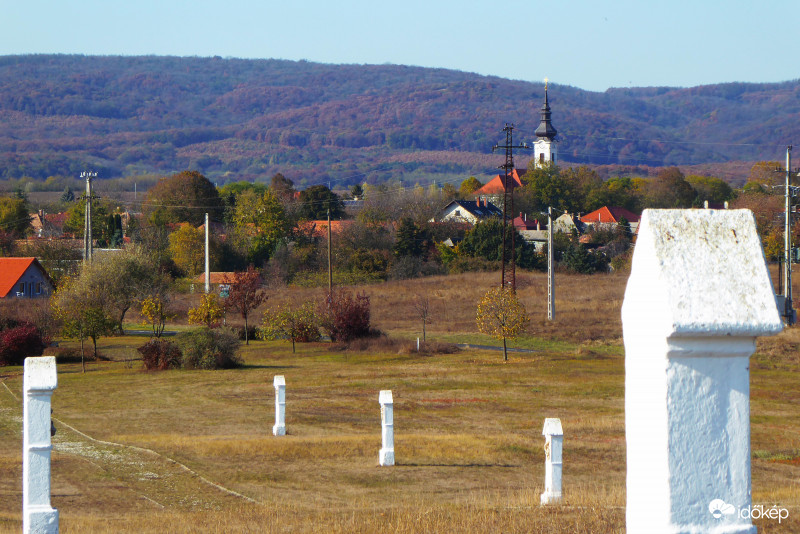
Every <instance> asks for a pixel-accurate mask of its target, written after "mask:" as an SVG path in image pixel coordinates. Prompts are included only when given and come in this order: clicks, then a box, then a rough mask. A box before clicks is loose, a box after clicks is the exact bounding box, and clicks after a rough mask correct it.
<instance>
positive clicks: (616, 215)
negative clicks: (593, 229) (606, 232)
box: [580, 206, 639, 232]
mask: <svg viewBox="0 0 800 534" xmlns="http://www.w3.org/2000/svg"><path fill="white" fill-rule="evenodd" d="M623 218H624V219H625V220H627V221H628V224H630V225H631V230H632V231H633V232H636V228H637V227H638V226H639V216H638V215H636V214H635V213H633V212H632V211H630V210H626V209H625V208H618V207H613V206H603V207H602V208H600V209H597V210H594V211H593V212H591V213H587V214H586V215H583V216H582V217H581V218H580V220H581V222H582V223H583V224H585V225H587V226H595V225H605V224H608V225H612V224H619V222H620V221H621V220H622V219H623Z"/></svg>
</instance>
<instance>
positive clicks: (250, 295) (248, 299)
mask: <svg viewBox="0 0 800 534" xmlns="http://www.w3.org/2000/svg"><path fill="white" fill-rule="evenodd" d="M224 283H226V284H229V285H230V287H231V289H230V292H229V294H228V298H227V299H226V300H225V307H226V308H228V309H232V310H234V311H236V312H238V313H239V314H240V315H241V316H242V319H244V343H245V345H249V344H250V340H249V336H248V332H247V318H248V316H249V315H250V312H252V311H253V310H255V309H256V308H258V306H259V305H260V304H261V303H262V302H264V301H265V300H267V292H266V291H265V290H263V289H261V275H260V274H259V273H258V271H256V269H255V267H253V266H252V265H250V266H249V267H248V268H247V270H246V271H242V272H237V273H233V276H225V278H224Z"/></svg>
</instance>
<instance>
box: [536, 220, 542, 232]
mask: <svg viewBox="0 0 800 534" xmlns="http://www.w3.org/2000/svg"><path fill="white" fill-rule="evenodd" d="M536 229H537V230H541V228H539V219H536Z"/></svg>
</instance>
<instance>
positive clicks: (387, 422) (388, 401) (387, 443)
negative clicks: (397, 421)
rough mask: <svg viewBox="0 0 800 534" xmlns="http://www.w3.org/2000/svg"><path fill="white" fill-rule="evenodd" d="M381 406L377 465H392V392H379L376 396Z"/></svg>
mask: <svg viewBox="0 0 800 534" xmlns="http://www.w3.org/2000/svg"><path fill="white" fill-rule="evenodd" d="M378 402H379V403H380V405H381V443H382V446H381V450H380V451H379V452H378V464H379V465H382V466H392V465H394V401H393V399H392V391H391V390H389V389H384V390H381V392H380V394H379V395H378Z"/></svg>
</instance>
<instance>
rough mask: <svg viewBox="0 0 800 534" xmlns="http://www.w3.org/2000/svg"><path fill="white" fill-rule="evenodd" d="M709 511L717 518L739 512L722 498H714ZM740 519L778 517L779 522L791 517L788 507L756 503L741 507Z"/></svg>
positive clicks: (709, 505) (709, 504)
mask: <svg viewBox="0 0 800 534" xmlns="http://www.w3.org/2000/svg"><path fill="white" fill-rule="evenodd" d="M708 511H709V512H710V513H711V515H713V516H714V518H715V519H722V518H723V517H724V516H726V515H732V514H735V513H737V511H736V507H735V506H734V505H732V504H728V503H726V502H725V501H723V500H722V499H714V500H713V501H711V502H710V503H708ZM738 517H739V519H777V520H778V523H780V522H781V521H783V520H784V519H786V518H788V517H789V510H787V509H786V508H778V507H777V506H774V505H773V506H772V507H770V508H764V505H763V504H756V505H753V506H748V507H746V508H740V509H739V511H738Z"/></svg>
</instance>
